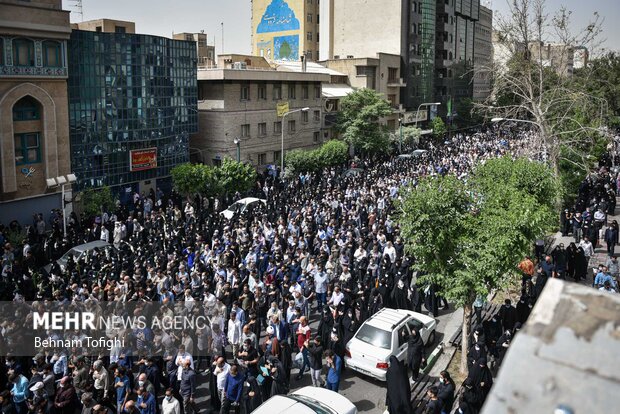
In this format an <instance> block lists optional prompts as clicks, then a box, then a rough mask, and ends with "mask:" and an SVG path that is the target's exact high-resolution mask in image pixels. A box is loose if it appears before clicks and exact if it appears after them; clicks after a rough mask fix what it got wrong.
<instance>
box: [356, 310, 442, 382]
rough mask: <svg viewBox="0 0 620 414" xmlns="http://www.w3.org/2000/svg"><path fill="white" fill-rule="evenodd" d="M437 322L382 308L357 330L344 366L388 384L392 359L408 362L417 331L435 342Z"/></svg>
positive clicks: (424, 317) (427, 343)
mask: <svg viewBox="0 0 620 414" xmlns="http://www.w3.org/2000/svg"><path fill="white" fill-rule="evenodd" d="M436 327H437V321H436V320H435V319H433V318H431V317H430V316H426V315H423V314H421V313H417V312H413V311H410V310H406V309H389V308H383V309H381V310H380V311H379V312H377V313H375V314H374V315H373V316H371V317H370V318H369V319H368V320H366V321H365V322H364V323H363V324H362V326H360V328H359V329H358V330H357V332H356V333H355V336H354V337H353V339H351V340H350V341H349V343H347V345H346V351H345V357H344V360H345V363H346V364H347V367H350V368H351V369H353V370H354V371H357V372H360V373H362V374H364V375H368V376H370V377H373V378H376V379H378V380H379V381H385V376H386V373H387V368H388V361H389V359H390V356H392V355H395V356H396V357H397V358H398V359H399V360H400V361H406V359H407V348H408V345H407V341H408V339H409V336H410V335H411V330H412V329H417V330H418V331H419V332H420V335H421V336H422V339H423V340H424V344H425V345H427V346H429V345H431V344H432V343H433V342H434V341H435V328H436Z"/></svg>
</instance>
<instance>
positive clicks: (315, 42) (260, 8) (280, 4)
mask: <svg viewBox="0 0 620 414" xmlns="http://www.w3.org/2000/svg"><path fill="white" fill-rule="evenodd" d="M251 3H252V53H253V54H254V55H256V56H262V57H264V58H265V59H267V60H269V61H297V60H299V59H300V57H301V56H305V57H306V59H307V60H310V61H314V60H319V40H320V39H319V24H320V21H319V8H320V2H319V0H288V1H285V0H251Z"/></svg>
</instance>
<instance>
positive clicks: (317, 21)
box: [316, 14, 321, 36]
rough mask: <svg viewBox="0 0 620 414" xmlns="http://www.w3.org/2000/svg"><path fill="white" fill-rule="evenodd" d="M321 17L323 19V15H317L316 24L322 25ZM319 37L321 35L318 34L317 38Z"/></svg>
mask: <svg viewBox="0 0 620 414" xmlns="http://www.w3.org/2000/svg"><path fill="white" fill-rule="evenodd" d="M320 17H321V15H320V14H317V15H316V24H319V23H321V20H320ZM318 35H319V34H318V33H317V36H318Z"/></svg>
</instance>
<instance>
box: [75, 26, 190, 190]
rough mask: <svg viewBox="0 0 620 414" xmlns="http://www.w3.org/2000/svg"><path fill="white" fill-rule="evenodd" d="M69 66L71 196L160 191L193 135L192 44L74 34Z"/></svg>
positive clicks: (184, 158) (183, 158) (185, 157)
mask: <svg viewBox="0 0 620 414" xmlns="http://www.w3.org/2000/svg"><path fill="white" fill-rule="evenodd" d="M68 61H69V80H68V86H69V129H70V132H69V134H70V140H71V165H72V171H73V172H74V173H75V174H76V175H77V177H78V182H77V189H78V190H83V189H88V188H97V187H102V186H111V187H117V186H122V187H124V188H129V187H133V188H134V190H138V184H139V183H143V184H146V185H147V187H148V186H149V185H150V186H154V184H153V183H154V181H155V180H157V185H160V181H162V184H163V182H165V181H166V180H165V179H166V178H167V177H169V175H170V170H171V168H173V167H174V166H176V165H177V164H180V163H183V162H187V161H189V136H190V134H193V133H196V132H197V130H198V119H197V115H198V111H197V91H198V88H197V76H196V63H197V57H196V44H195V43H194V42H189V41H184V40H172V39H167V38H163V37H158V36H149V35H140V34H125V33H104V32H90V31H81V30H74V31H73V32H72V34H71V40H70V42H69V48H68ZM162 178H163V179H164V180H162ZM151 188H153V187H151ZM144 189H145V187H143V186H142V185H141V190H144Z"/></svg>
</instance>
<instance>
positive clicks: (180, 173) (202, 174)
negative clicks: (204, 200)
mask: <svg viewBox="0 0 620 414" xmlns="http://www.w3.org/2000/svg"><path fill="white" fill-rule="evenodd" d="M215 170H216V169H215V167H212V166H210V165H205V164H190V163H185V164H180V165H177V166H176V167H174V168H173V169H172V170H171V172H170V173H171V175H172V183H173V185H174V188H175V190H177V191H178V192H179V193H180V194H182V195H184V196H186V197H187V196H190V195H194V194H202V195H216V194H217V193H218V192H219V191H220V186H219V183H218V181H217V177H216V172H215Z"/></svg>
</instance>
